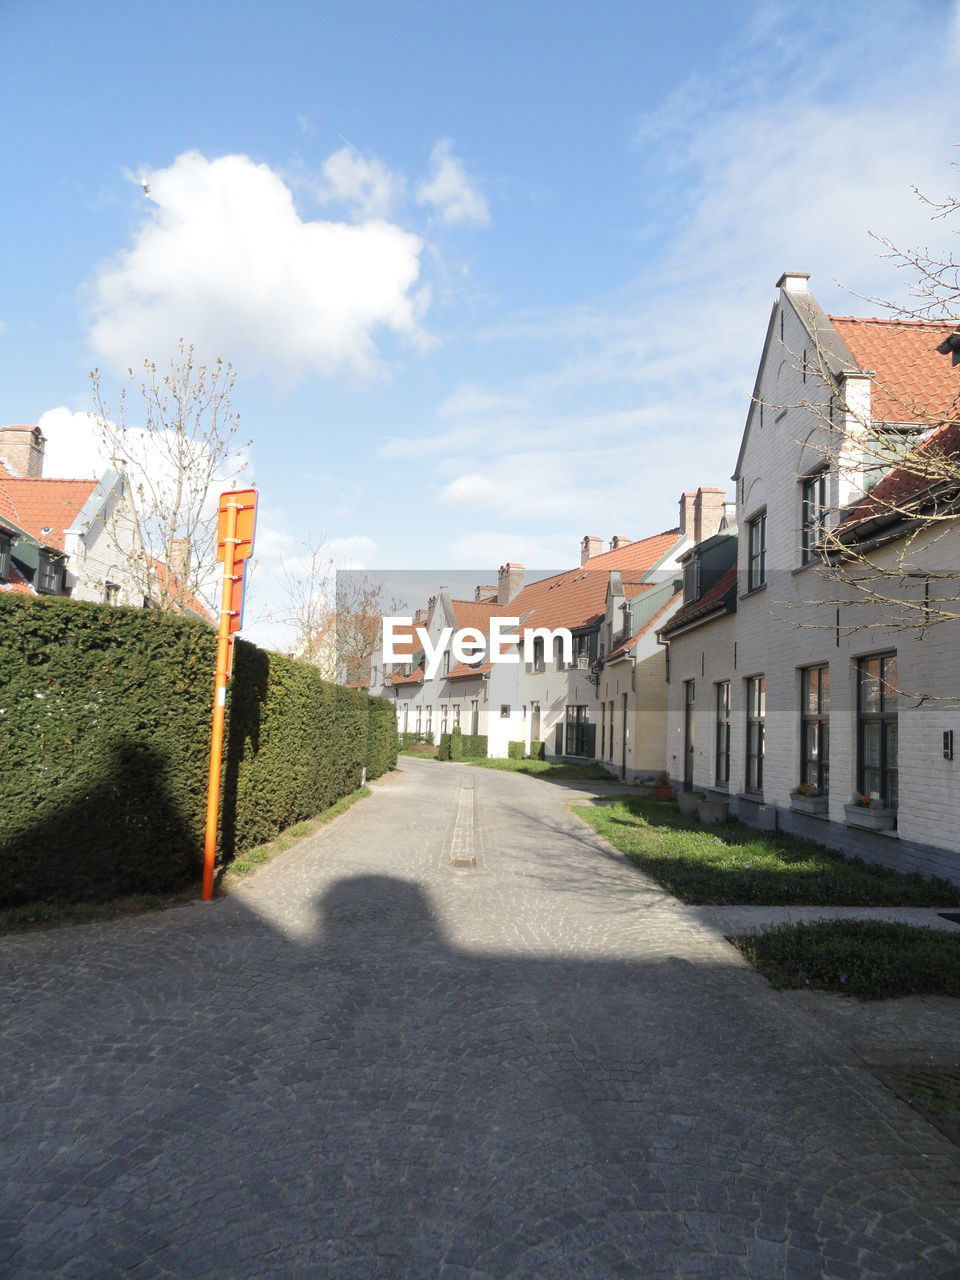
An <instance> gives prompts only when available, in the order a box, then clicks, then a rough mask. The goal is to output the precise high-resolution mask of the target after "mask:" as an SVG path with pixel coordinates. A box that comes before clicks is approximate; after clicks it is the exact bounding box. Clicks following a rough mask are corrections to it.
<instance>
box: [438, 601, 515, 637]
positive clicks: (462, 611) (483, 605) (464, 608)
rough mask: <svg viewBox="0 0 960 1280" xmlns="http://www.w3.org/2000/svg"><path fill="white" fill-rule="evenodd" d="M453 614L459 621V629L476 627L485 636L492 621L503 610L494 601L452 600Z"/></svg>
mask: <svg viewBox="0 0 960 1280" xmlns="http://www.w3.org/2000/svg"><path fill="white" fill-rule="evenodd" d="M450 603H451V604H452V605H453V612H454V614H455V616H456V619H457V627H458V628H459V629H461V630H462V629H463V628H464V627H474V628H476V630H477V631H482V632H483V634H484V635H486V634H487V631H488V629H489V626H490V619H491V618H492V617H494V616H495V615H497V614H502V613H503V608H502V607H501V606H500V605H498V604H497V601H496V598H494V599H493V600H451V601H450Z"/></svg>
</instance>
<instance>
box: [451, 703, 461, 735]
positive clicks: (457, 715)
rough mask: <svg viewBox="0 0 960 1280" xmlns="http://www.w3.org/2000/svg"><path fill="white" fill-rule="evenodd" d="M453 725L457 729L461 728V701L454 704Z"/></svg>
mask: <svg viewBox="0 0 960 1280" xmlns="http://www.w3.org/2000/svg"><path fill="white" fill-rule="evenodd" d="M453 727H454V728H455V729H459V728H460V703H459V702H455V703H454V704H453Z"/></svg>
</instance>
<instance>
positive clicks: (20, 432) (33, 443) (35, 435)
mask: <svg viewBox="0 0 960 1280" xmlns="http://www.w3.org/2000/svg"><path fill="white" fill-rule="evenodd" d="M46 443H47V440H46V437H45V436H44V434H43V432H42V431H41V430H40V428H39V427H0V458H4V459H6V461H7V462H8V464H9V466H10V470H11V471H15V472H16V474H17V475H18V476H21V477H23V478H24V479H27V480H39V479H41V477H42V476H43V450H44V446H45V445H46Z"/></svg>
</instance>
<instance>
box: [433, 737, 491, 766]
mask: <svg viewBox="0 0 960 1280" xmlns="http://www.w3.org/2000/svg"><path fill="white" fill-rule="evenodd" d="M486 754H487V735H486V734H485V733H477V734H473V733H462V732H461V731H460V730H459V729H454V730H453V732H452V733H441V735H440V745H439V747H438V748H437V759H438V760H476V759H478V758H479V757H480V756H486Z"/></svg>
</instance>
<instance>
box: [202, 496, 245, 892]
mask: <svg viewBox="0 0 960 1280" xmlns="http://www.w3.org/2000/svg"><path fill="white" fill-rule="evenodd" d="M239 511H240V503H239V501H238V500H236V499H234V500H232V501H231V502H228V503H227V507H226V513H227V521H226V536H225V537H224V539H223V542H224V557H223V590H222V591H221V594H220V628H219V630H218V632H217V672H216V677H215V681H214V693H213V727H212V730H211V734H210V775H209V778H208V781H207V833H206V839H205V841H204V845H203V894H202V896H203V899H204V901H208V900H209V899H210V898H212V897H213V871H214V865H215V862H216V856H217V825H218V823H217V819H218V818H219V816H220V771H221V767H222V762H223V726H224V721H225V719H226V712H227V680H228V679H229V677H230V646H231V645H232V643H233V639H232V636H231V634H230V605H231V603H232V592H233V581H234V577H235V570H236V560H237V541H238V539H237V515H238V512H239Z"/></svg>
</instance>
